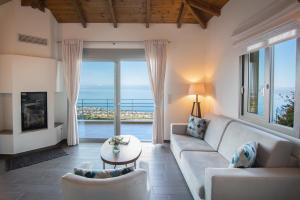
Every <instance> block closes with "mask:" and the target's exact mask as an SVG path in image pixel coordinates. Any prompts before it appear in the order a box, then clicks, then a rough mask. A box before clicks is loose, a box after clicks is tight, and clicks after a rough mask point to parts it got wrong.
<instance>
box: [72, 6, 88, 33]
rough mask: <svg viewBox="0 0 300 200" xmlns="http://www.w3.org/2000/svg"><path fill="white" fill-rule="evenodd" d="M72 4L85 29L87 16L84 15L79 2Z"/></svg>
mask: <svg viewBox="0 0 300 200" xmlns="http://www.w3.org/2000/svg"><path fill="white" fill-rule="evenodd" d="M71 2H72V4H73V7H74V9H75V10H76V13H77V15H78V17H79V20H80V22H81V24H82V26H83V28H86V24H87V21H86V18H85V15H84V12H83V9H82V7H81V5H80V2H79V0H71Z"/></svg>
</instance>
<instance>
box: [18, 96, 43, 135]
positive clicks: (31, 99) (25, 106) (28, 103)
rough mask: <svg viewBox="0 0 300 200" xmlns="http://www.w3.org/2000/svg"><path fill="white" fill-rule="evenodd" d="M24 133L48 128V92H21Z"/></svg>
mask: <svg viewBox="0 0 300 200" xmlns="http://www.w3.org/2000/svg"><path fill="white" fill-rule="evenodd" d="M21 115H22V131H29V130H37V129H45V128H48V114H47V92H21Z"/></svg>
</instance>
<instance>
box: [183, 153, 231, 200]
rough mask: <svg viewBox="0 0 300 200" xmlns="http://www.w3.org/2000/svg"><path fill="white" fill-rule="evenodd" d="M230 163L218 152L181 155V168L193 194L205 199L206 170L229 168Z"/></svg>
mask: <svg viewBox="0 0 300 200" xmlns="http://www.w3.org/2000/svg"><path fill="white" fill-rule="evenodd" d="M228 164H229V163H228V161H227V160H226V159H225V158H224V157H223V156H221V154H219V153H218V152H198V151H184V152H182V155H181V168H182V173H183V174H184V176H185V179H187V180H189V181H187V182H188V185H189V188H190V190H191V192H192V193H193V194H197V195H199V196H200V198H201V199H204V181H205V177H204V174H205V169H206V168H227V167H228Z"/></svg>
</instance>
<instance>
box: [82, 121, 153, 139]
mask: <svg viewBox="0 0 300 200" xmlns="http://www.w3.org/2000/svg"><path fill="white" fill-rule="evenodd" d="M78 129H79V137H80V138H89V139H90V138H91V139H99V138H100V139H102V138H104V139H106V138H110V137H112V136H113V135H114V124H113V122H85V121H79V122H78ZM152 130H153V129H152V123H122V124H121V134H124V135H134V136H136V137H137V138H139V139H140V140H141V141H151V140H152Z"/></svg>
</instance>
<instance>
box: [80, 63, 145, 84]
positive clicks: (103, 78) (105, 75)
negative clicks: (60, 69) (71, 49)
mask: <svg viewBox="0 0 300 200" xmlns="http://www.w3.org/2000/svg"><path fill="white" fill-rule="evenodd" d="M114 70H115V69H114V63H113V62H103V61H101V62H100V61H83V64H82V67H81V74H80V85H81V87H91V86H113V85H114ZM147 70H148V69H147V65H146V62H145V61H122V62H121V86H122V87H135V86H149V84H150V82H149V77H148V71H147Z"/></svg>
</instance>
